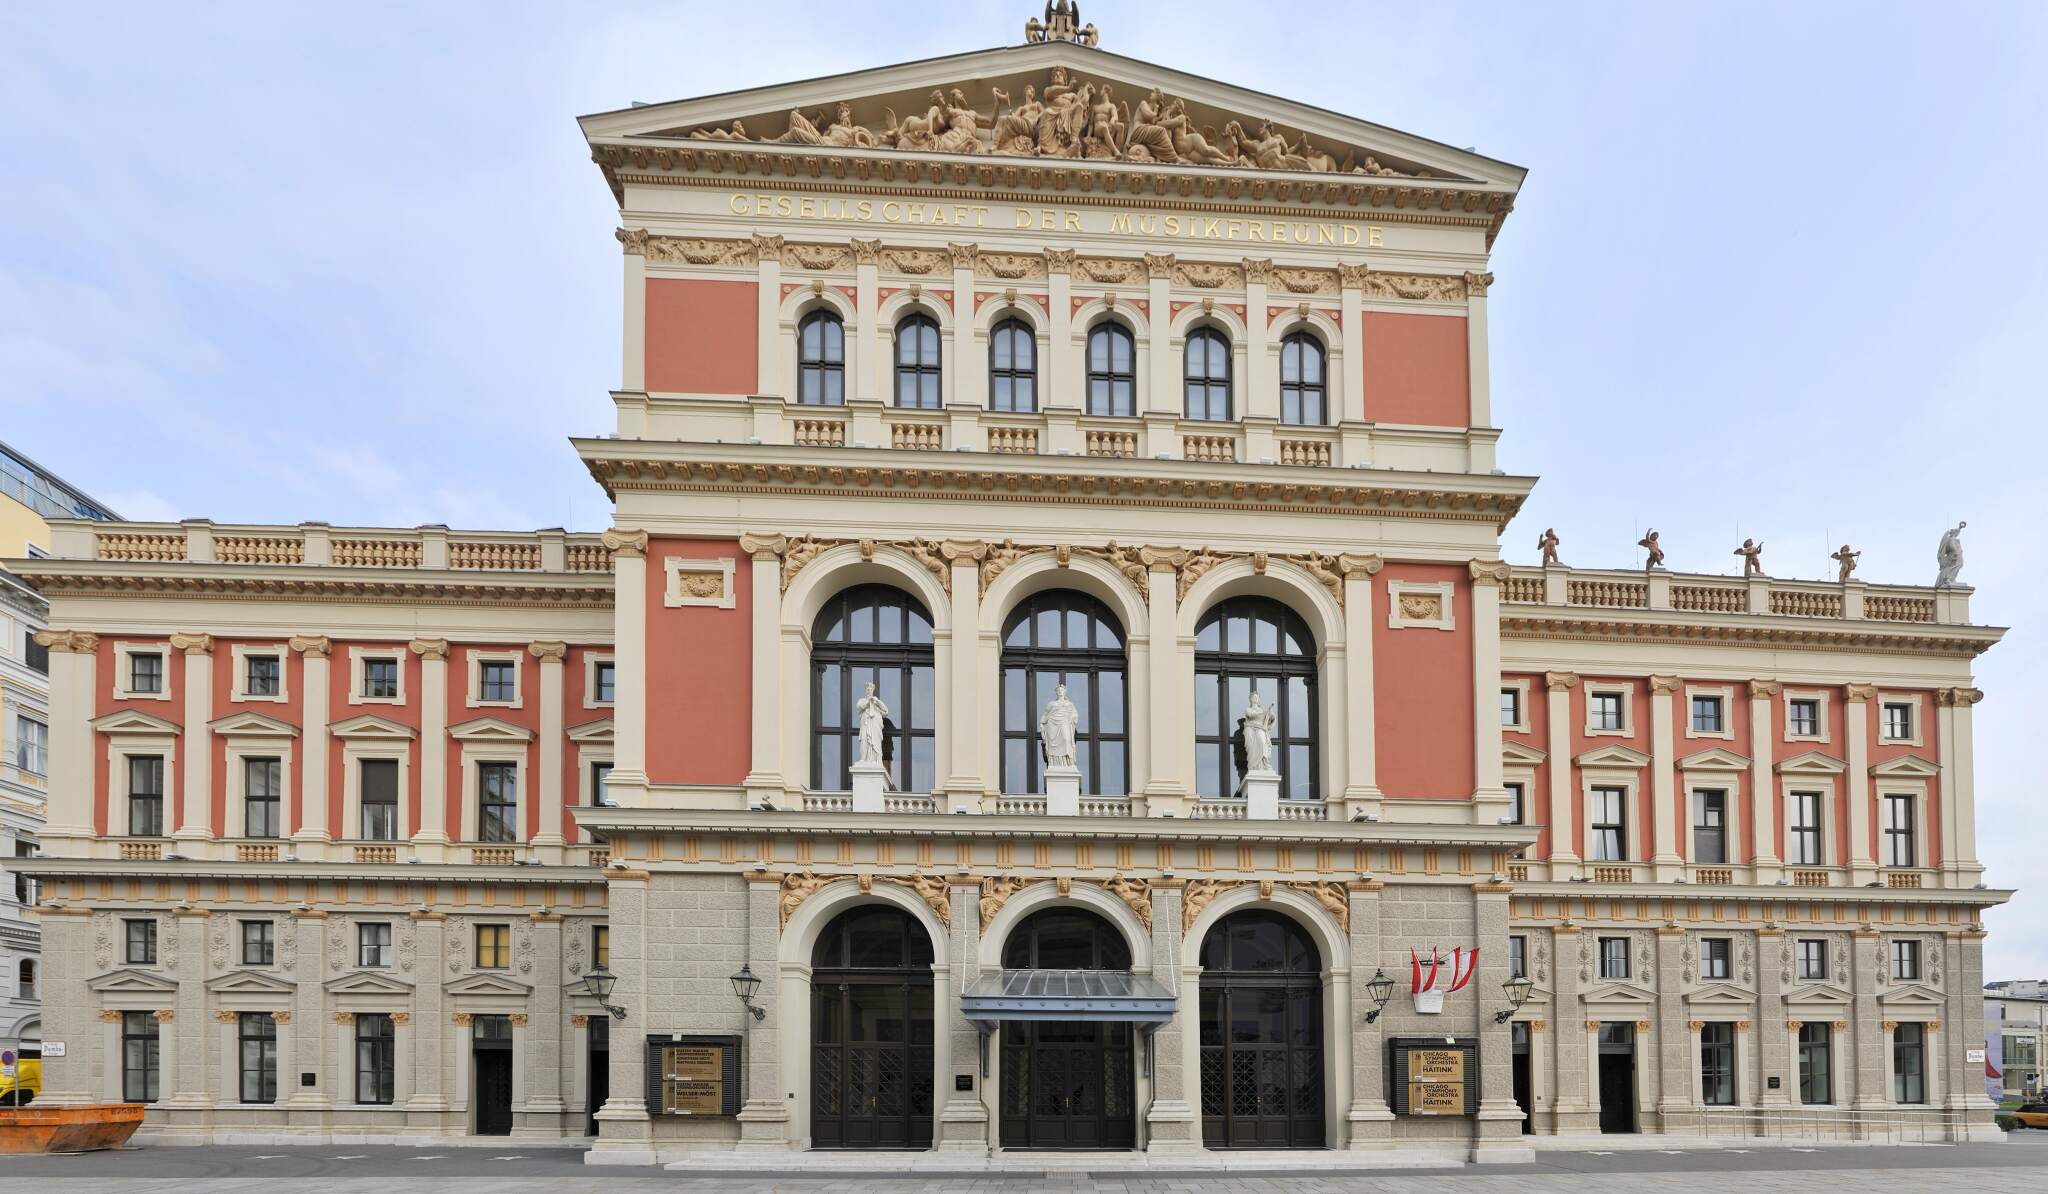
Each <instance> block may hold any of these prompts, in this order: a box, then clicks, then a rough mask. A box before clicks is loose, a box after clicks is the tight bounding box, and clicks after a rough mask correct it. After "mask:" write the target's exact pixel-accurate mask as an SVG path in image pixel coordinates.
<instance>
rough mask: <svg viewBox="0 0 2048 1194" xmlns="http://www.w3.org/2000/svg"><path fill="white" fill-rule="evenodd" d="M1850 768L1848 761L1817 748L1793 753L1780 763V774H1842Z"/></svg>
mask: <svg viewBox="0 0 2048 1194" xmlns="http://www.w3.org/2000/svg"><path fill="white" fill-rule="evenodd" d="M1848 769H1849V765H1848V764H1847V763H1844V762H1843V761H1842V760H1840V759H1838V758H1836V757H1835V756H1833V755H1828V754H1822V753H1821V752H1820V751H1817V750H1809V751H1806V752H1805V753H1803V754H1796V755H1793V756H1792V757H1791V758H1789V759H1785V760H1782V761H1780V762H1779V764H1778V773H1779V774H1780V775H1840V774H1842V773H1843V772H1844V771H1847V770H1848Z"/></svg>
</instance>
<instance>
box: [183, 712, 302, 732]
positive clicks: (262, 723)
mask: <svg viewBox="0 0 2048 1194" xmlns="http://www.w3.org/2000/svg"><path fill="white" fill-rule="evenodd" d="M206 724H207V725H209V726H212V727H213V732H214V733H216V734H223V735H232V736H235V737H247V738H296V737H298V736H299V727H297V726H295V725H292V724H291V723H290V722H285V721H279V720H278V719H276V718H275V717H265V716H263V715H262V714H261V713H246V712H244V713H230V714H228V715H227V716H226V717H216V718H214V719H213V720H212V721H210V722H207V723H206Z"/></svg>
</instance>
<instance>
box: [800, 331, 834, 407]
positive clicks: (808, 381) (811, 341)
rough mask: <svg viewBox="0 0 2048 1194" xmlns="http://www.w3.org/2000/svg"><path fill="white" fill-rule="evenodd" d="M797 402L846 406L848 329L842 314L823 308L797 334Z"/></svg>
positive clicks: (813, 404)
mask: <svg viewBox="0 0 2048 1194" xmlns="http://www.w3.org/2000/svg"><path fill="white" fill-rule="evenodd" d="M796 345H797V347H796V400H797V401H798V402H802V403H806V404H808V405H811V406H845V405H846V328H845V326H844V325H842V324H841V323H840V322H839V313H838V312H837V311H833V310H831V309H830V308H826V307H820V308H819V309H818V310H816V311H813V312H811V313H810V314H809V315H806V316H804V319H803V322H802V323H800V324H798V325H797V332H796Z"/></svg>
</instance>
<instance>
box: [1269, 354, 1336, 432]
mask: <svg viewBox="0 0 2048 1194" xmlns="http://www.w3.org/2000/svg"><path fill="white" fill-rule="evenodd" d="M1325 364H1326V362H1325V361H1324V359H1323V342H1322V341H1321V340H1318V339H1316V338H1315V337H1314V336H1313V335H1311V334H1309V333H1308V332H1290V333H1288V334H1287V335H1286V336H1285V337H1283V338H1282V339H1281V341H1280V421H1281V422H1282V423H1286V424H1289V425H1292V426H1296V427H1321V426H1323V425H1325V424H1327V423H1328V422H1329V421H1330V406H1329V390H1328V383H1327V381H1326V380H1325V379H1326V376H1327V372H1326V370H1325V367H1324V366H1325Z"/></svg>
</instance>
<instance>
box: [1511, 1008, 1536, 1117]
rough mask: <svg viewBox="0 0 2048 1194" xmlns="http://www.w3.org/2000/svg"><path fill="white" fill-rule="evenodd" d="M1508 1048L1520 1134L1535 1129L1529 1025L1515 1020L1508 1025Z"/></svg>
mask: <svg viewBox="0 0 2048 1194" xmlns="http://www.w3.org/2000/svg"><path fill="white" fill-rule="evenodd" d="M1509 1030H1510V1031H1509V1040H1510V1042H1511V1043H1512V1045H1513V1048H1512V1049H1511V1050H1510V1053H1511V1055H1512V1056H1513V1058H1514V1083H1515V1106H1517V1107H1520V1108H1521V1109H1522V1134H1523V1135H1524V1136H1527V1135H1529V1134H1530V1133H1532V1132H1534V1131H1535V1130H1536V1085H1535V1076H1534V1074H1533V1072H1532V1069H1531V1066H1530V1062H1529V1040H1530V1038H1529V1025H1528V1023H1527V1022H1526V1021H1522V1020H1517V1021H1515V1022H1514V1023H1513V1024H1511V1025H1509Z"/></svg>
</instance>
